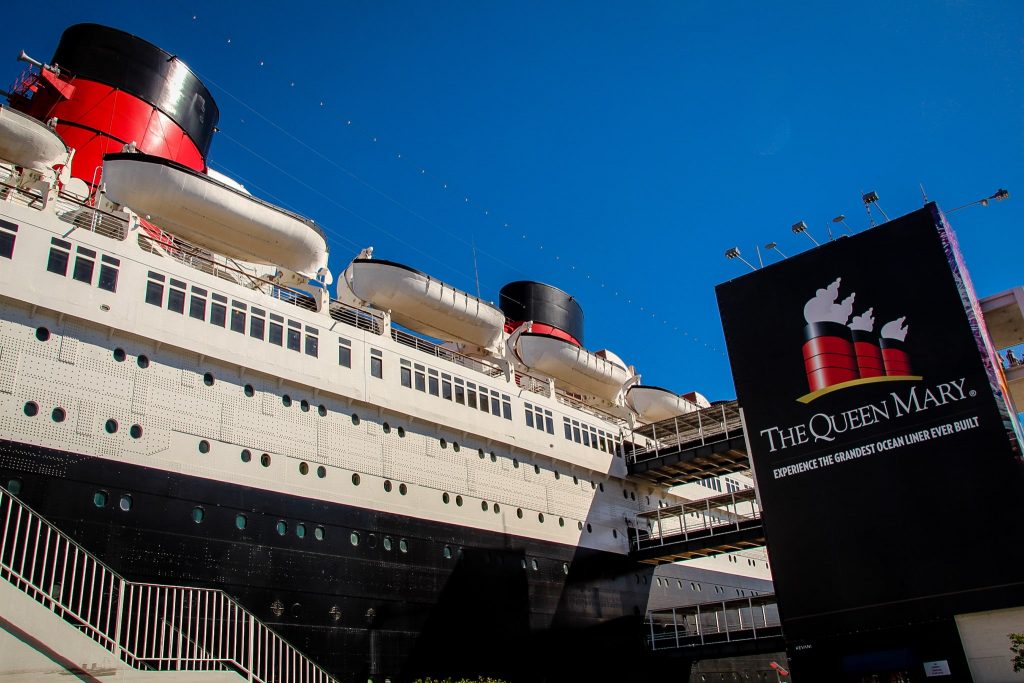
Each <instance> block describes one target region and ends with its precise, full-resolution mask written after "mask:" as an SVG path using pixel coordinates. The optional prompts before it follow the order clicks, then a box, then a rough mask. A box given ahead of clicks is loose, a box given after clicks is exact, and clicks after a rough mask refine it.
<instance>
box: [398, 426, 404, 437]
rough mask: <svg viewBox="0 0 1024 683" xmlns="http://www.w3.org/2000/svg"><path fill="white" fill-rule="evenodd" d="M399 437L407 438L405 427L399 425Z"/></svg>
mask: <svg viewBox="0 0 1024 683" xmlns="http://www.w3.org/2000/svg"><path fill="white" fill-rule="evenodd" d="M398 438H399V439H404V438H405V427H399V428H398Z"/></svg>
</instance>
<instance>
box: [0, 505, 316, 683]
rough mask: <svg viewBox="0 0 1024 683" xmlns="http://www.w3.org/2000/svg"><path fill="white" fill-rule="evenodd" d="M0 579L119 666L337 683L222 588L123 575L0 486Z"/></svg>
mask: <svg viewBox="0 0 1024 683" xmlns="http://www.w3.org/2000/svg"><path fill="white" fill-rule="evenodd" d="M0 524H2V527H0V533H2V535H0V577H2V578H3V579H5V580H6V581H8V582H10V583H11V584H12V585H13V586H15V587H16V588H18V589H20V590H21V591H22V592H24V593H25V594H26V595H28V596H29V597H31V598H32V599H34V600H35V601H36V602H38V603H40V604H42V605H43V606H45V607H46V608H48V609H49V610H51V611H52V612H53V613H54V614H55V615H57V616H58V617H60V618H62V619H64V621H66V622H68V623H70V624H71V625H73V626H75V627H76V628H77V629H78V630H79V631H81V632H82V633H84V634H85V635H87V636H89V637H90V638H92V639H93V640H94V641H96V642H97V643H99V644H100V645H101V646H103V647H104V648H105V649H107V650H109V651H110V652H111V653H113V654H115V655H117V657H119V658H120V659H121V660H122V661H123V662H125V663H126V664H128V665H130V666H131V667H134V668H136V669H144V670H151V671H235V672H237V673H238V674H240V675H241V676H242V677H243V678H245V679H246V680H248V681H254V682H256V683H336V681H335V679H334V678H333V677H331V676H330V675H329V674H328V673H327V672H326V671H324V670H323V669H321V668H320V667H319V666H317V665H316V664H314V663H313V662H312V661H311V660H310V659H309V658H308V657H306V656H305V655H303V654H302V653H301V652H299V651H298V650H297V649H296V648H295V647H293V646H292V645H290V644H289V643H288V642H286V641H285V640H284V639H283V638H281V637H280V636H279V635H277V634H276V633H274V632H273V631H272V630H271V629H270V628H268V627H267V626H266V625H265V624H263V623H262V622H260V621H259V620H258V619H256V618H255V617H254V616H253V615H252V614H251V613H250V612H248V611H247V610H246V609H245V608H244V607H242V606H241V605H240V604H238V602H236V601H235V600H234V599H232V598H231V597H229V596H228V595H227V594H225V593H224V592H223V591H220V590H213V589H205V588H188V587H185V586H165V585H158V584H149V583H136V582H133V581H127V580H126V579H125V578H124V577H122V576H120V575H118V574H117V573H116V572H114V571H113V570H112V569H111V568H110V567H107V566H106V565H105V564H103V563H102V562H100V561H99V560H98V559H97V558H96V557H94V556H93V555H91V554H90V553H89V552H88V551H87V550H85V548H83V547H82V546H80V545H79V544H77V543H75V542H74V541H73V540H71V538H69V537H68V536H66V535H65V534H63V533H61V532H60V531H59V530H57V529H56V528H55V527H54V526H53V525H51V524H50V523H49V522H47V521H46V520H45V519H43V517H41V516H40V515H38V514H37V513H36V512H34V511H33V510H31V509H30V508H29V507H28V506H26V505H25V504H24V503H22V502H21V501H20V500H18V499H17V498H16V497H14V496H13V495H12V494H11V493H10V492H9V491H7V490H6V489H4V488H2V487H0Z"/></svg>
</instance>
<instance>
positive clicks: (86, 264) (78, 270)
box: [71, 249, 96, 284]
mask: <svg viewBox="0 0 1024 683" xmlns="http://www.w3.org/2000/svg"><path fill="white" fill-rule="evenodd" d="M80 251H81V249H80ZM95 265H96V262H95V261H93V260H92V259H91V258H88V257H87V256H83V255H82V254H78V255H77V256H75V268H74V270H73V271H72V272H71V277H72V278H74V279H75V280H78V281H79V282H85V283H88V284H92V270H93V267H94V266H95Z"/></svg>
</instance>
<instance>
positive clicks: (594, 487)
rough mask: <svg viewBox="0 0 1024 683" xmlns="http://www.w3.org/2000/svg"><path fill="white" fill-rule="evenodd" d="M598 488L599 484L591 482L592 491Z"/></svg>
mask: <svg viewBox="0 0 1024 683" xmlns="http://www.w3.org/2000/svg"><path fill="white" fill-rule="evenodd" d="M596 488H597V484H595V483H594V482H590V489H591V490H594V489H596Z"/></svg>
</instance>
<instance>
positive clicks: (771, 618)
mask: <svg viewBox="0 0 1024 683" xmlns="http://www.w3.org/2000/svg"><path fill="white" fill-rule="evenodd" d="M645 624H646V626H647V627H648V633H647V644H648V647H650V648H651V649H652V650H667V649H673V648H683V647H699V646H701V645H710V644H715V643H723V642H726V643H731V642H737V641H742V640H757V639H758V638H766V637H777V636H779V635H781V633H782V623H781V621H780V620H779V613H778V604H777V603H776V600H775V596H774V594H771V593H769V594H765V595H758V596H750V597H745V598H733V599H731V600H720V601H715V602H706V603H701V604H698V605H689V606H686V607H672V608H667V609H661V610H652V611H649V612H648V613H647V616H646V619H645Z"/></svg>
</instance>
